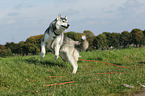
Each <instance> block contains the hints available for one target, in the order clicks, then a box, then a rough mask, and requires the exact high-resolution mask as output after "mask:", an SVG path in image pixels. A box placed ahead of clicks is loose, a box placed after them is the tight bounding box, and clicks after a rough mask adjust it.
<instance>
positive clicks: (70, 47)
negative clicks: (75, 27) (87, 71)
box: [51, 35, 89, 74]
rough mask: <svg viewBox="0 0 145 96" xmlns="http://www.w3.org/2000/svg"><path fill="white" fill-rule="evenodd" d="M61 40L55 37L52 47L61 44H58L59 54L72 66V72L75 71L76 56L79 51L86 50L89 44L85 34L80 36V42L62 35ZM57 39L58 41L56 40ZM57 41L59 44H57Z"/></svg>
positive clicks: (76, 66)
mask: <svg viewBox="0 0 145 96" xmlns="http://www.w3.org/2000/svg"><path fill="white" fill-rule="evenodd" d="M62 38H63V39H62V40H60V41H59V37H56V38H55V40H54V41H53V43H52V46H51V47H52V49H53V48H56V47H55V46H57V45H59V44H61V45H60V46H61V47H60V55H61V58H62V60H63V61H65V62H70V63H71V65H72V66H73V72H72V73H73V74H75V73H76V72H77V68H78V64H77V61H78V58H79V57H80V56H79V51H81V50H86V49H87V48H88V46H89V43H88V41H87V40H86V36H82V40H81V42H78V41H74V40H72V39H71V38H68V37H65V36H64V35H62ZM58 41H59V42H58ZM58 43H59V44H58Z"/></svg>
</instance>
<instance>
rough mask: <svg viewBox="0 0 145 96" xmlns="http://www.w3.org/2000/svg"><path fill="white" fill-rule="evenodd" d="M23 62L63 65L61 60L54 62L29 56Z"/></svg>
mask: <svg viewBox="0 0 145 96" xmlns="http://www.w3.org/2000/svg"><path fill="white" fill-rule="evenodd" d="M23 61H24V62H27V63H28V64H34V65H36V66H37V65H40V64H41V65H44V66H59V67H64V65H63V64H62V63H61V62H54V60H53V61H49V60H43V59H42V60H40V59H38V58H29V59H24V60H23Z"/></svg>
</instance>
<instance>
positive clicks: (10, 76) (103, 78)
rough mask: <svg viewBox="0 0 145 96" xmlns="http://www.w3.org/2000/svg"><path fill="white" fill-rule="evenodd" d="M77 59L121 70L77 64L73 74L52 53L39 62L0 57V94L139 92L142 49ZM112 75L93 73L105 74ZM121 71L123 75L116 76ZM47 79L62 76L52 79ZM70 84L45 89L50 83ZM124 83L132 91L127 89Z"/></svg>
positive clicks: (109, 95) (144, 71)
mask: <svg viewBox="0 0 145 96" xmlns="http://www.w3.org/2000/svg"><path fill="white" fill-rule="evenodd" d="M80 55H81V56H82V57H81V59H86V60H96V61H103V62H108V63H112V64H116V65H120V66H125V67H130V68H133V69H125V68H120V67H116V66H111V65H108V64H103V63H99V62H98V63H96V62H86V61H78V64H79V68H78V71H77V73H76V74H75V75H73V74H72V66H71V65H70V64H69V63H65V62H63V61H62V60H61V58H59V59H58V60H54V58H53V57H54V55H53V54H47V55H46V56H45V57H44V58H43V59H42V60H40V57H39V55H35V56H24V57H22V56H14V57H7V58H0V95H1V96H2V95H12V96H13V95H42V96H43V95H44V96H45V95H50V96H51V95H55V96H63V95H66V96H92V95H95V96H124V95H126V96H128V95H133V94H135V93H137V92H140V91H141V90H142V87H141V86H140V85H139V84H138V83H137V81H140V82H141V83H142V84H144V85H145V48H131V49H122V50H112V51H92V52H81V53H80ZM109 72H115V73H114V74H97V73H109ZM119 72H122V73H123V74H120V73H119ZM49 76H65V77H52V78H51V79H52V80H50V78H49ZM69 81H75V82H74V83H70V84H64V85H55V86H49V87H48V86H47V87H46V86H45V85H50V84H54V83H63V82H69ZM122 84H128V85H131V86H134V87H135V88H127V87H124V86H123V85H122Z"/></svg>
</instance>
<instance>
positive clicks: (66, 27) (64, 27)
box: [61, 24, 70, 29]
mask: <svg viewBox="0 0 145 96" xmlns="http://www.w3.org/2000/svg"><path fill="white" fill-rule="evenodd" d="M69 26H70V25H69V24H68V25H67V26H64V25H61V27H63V28H66V29H67V28H68V27H69Z"/></svg>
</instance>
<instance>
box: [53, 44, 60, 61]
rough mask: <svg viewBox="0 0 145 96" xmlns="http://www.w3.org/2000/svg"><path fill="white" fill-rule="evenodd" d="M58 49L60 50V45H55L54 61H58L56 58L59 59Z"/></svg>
mask: <svg viewBox="0 0 145 96" xmlns="http://www.w3.org/2000/svg"><path fill="white" fill-rule="evenodd" d="M59 49H60V45H58V44H57V45H56V46H55V55H54V59H55V60H56V59H58V57H59Z"/></svg>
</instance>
